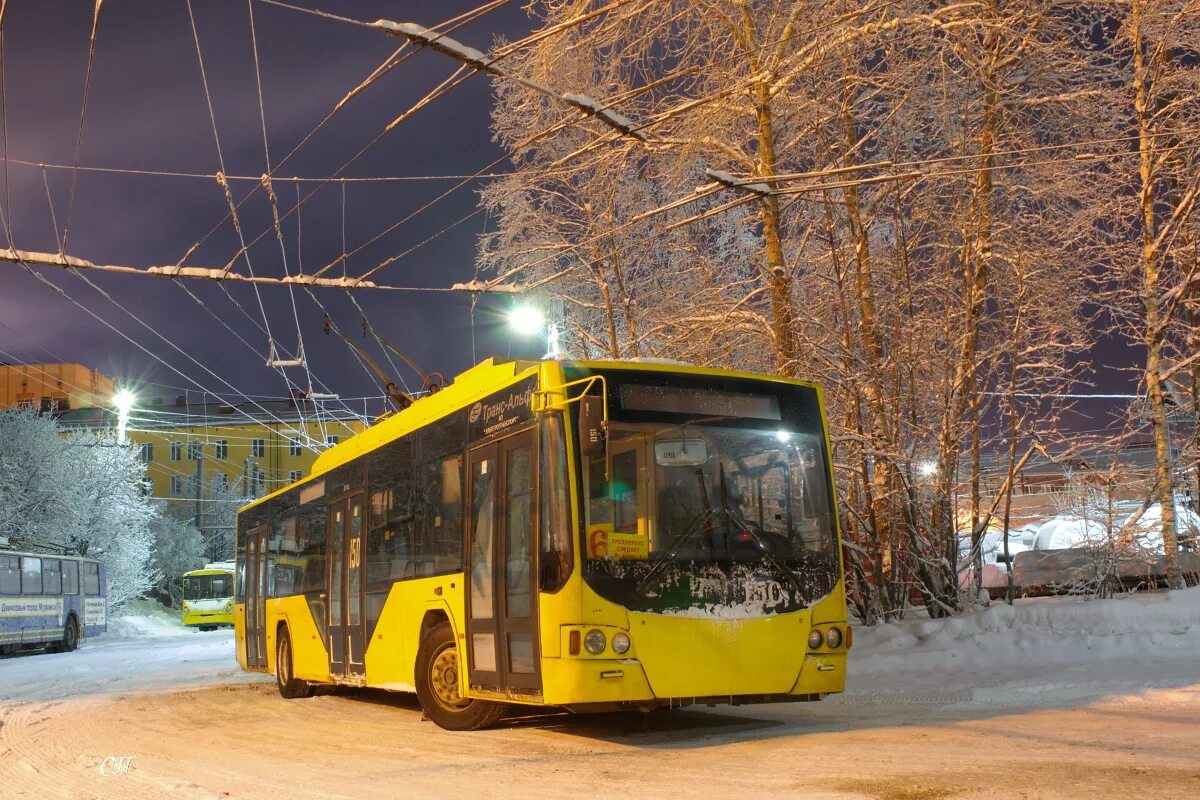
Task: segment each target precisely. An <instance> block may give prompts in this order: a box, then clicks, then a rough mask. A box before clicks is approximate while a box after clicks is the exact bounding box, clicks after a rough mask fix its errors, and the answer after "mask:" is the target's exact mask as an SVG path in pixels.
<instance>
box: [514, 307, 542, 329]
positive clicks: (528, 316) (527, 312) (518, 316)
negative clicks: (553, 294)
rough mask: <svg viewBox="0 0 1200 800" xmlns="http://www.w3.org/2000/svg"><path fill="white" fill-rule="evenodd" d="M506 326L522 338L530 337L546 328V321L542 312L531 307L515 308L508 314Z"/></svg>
mask: <svg viewBox="0 0 1200 800" xmlns="http://www.w3.org/2000/svg"><path fill="white" fill-rule="evenodd" d="M508 324H509V325H511V326H512V329H513V330H514V331H515V332H516V333H518V334H520V335H522V336H532V335H533V334H535V333H540V332H541V331H542V330H543V329H545V327H546V319H545V317H543V316H542V312H540V311H538V310H537V309H536V308H534V307H533V306H517V307H516V308H514V309H513V310H512V311H509V312H508Z"/></svg>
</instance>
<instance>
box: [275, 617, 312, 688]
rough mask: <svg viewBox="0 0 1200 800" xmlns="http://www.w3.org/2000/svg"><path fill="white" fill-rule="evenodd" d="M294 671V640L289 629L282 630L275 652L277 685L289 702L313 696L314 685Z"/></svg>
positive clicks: (280, 630)
mask: <svg viewBox="0 0 1200 800" xmlns="http://www.w3.org/2000/svg"><path fill="white" fill-rule="evenodd" d="M292 669H293V664H292V638H291V637H290V636H288V630H287V628H280V629H279V644H278V646H277V647H276V650H275V683H276V684H277V685H278V686H279V694H280V695H282V696H283V697H286V698H288V699H289V700H291V699H293V698H296V697H309V696H311V695H312V693H313V687H312V684H310V683H309V682H308V681H304V680H300V679H299V678H297V677H296V675H295V673H294V672H293V671H292Z"/></svg>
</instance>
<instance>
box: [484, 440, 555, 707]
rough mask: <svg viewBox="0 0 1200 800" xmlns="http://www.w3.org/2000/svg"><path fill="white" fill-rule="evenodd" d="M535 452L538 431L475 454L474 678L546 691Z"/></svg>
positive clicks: (487, 685) (523, 690) (495, 686)
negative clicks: (540, 653)
mask: <svg viewBox="0 0 1200 800" xmlns="http://www.w3.org/2000/svg"><path fill="white" fill-rule="evenodd" d="M534 453H535V440H534V435H533V431H532V430H530V431H526V432H524V433H517V434H514V435H512V436H509V437H507V438H504V439H501V440H499V441H497V442H493V443H492V444H487V445H483V446H482V447H477V448H475V449H473V450H472V451H471V452H470V461H469V470H470V472H469V475H470V483H469V486H468V489H467V491H468V492H469V494H468V497H470V498H471V503H470V513H471V518H470V523H469V524H468V526H467V534H468V538H467V549H466V550H467V564H466V571H467V575H468V581H467V582H468V584H469V586H468V591H467V657H468V663H469V671H468V679H469V682H470V684H471V686H474V687H479V688H481V689H489V690H493V691H513V692H516V693H519V694H538V693H540V692H541V685H542V684H541V676H540V675H539V674H538V641H537V614H536V608H537V606H536V600H537V598H536V595H535V593H534V585H535V581H534V576H535V575H536V574H537V573H536V571H535V566H536V565H535V563H534V558H535V557H536V552H537V548H536V547H534V546H533V543H534V542H535V541H536V539H535V531H536V530H537V526H536V514H535V510H536V509H537V503H536V498H535V497H534V489H535V486H536V481H535V480H534V477H535V475H536V474H537V473H536V459H535V458H534Z"/></svg>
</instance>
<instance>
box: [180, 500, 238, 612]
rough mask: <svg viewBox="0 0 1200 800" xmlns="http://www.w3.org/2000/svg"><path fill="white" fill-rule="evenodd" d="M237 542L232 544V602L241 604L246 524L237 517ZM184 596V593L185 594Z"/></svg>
mask: <svg viewBox="0 0 1200 800" xmlns="http://www.w3.org/2000/svg"><path fill="white" fill-rule="evenodd" d="M237 525H238V532H237V541H236V542H235V543H234V546H233V547H234V555H233V560H234V563H235V568H234V571H233V600H234V602H235V603H241V602H243V601H244V600H245V599H246V523H245V521H244V520H243V519H242V517H241V516H240V515H239V516H238V520H237ZM185 596H186V593H185Z"/></svg>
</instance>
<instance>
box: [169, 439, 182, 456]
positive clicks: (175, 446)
mask: <svg viewBox="0 0 1200 800" xmlns="http://www.w3.org/2000/svg"><path fill="white" fill-rule="evenodd" d="M181 458H183V442H171V460H172V461H178V460H179V459H181Z"/></svg>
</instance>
